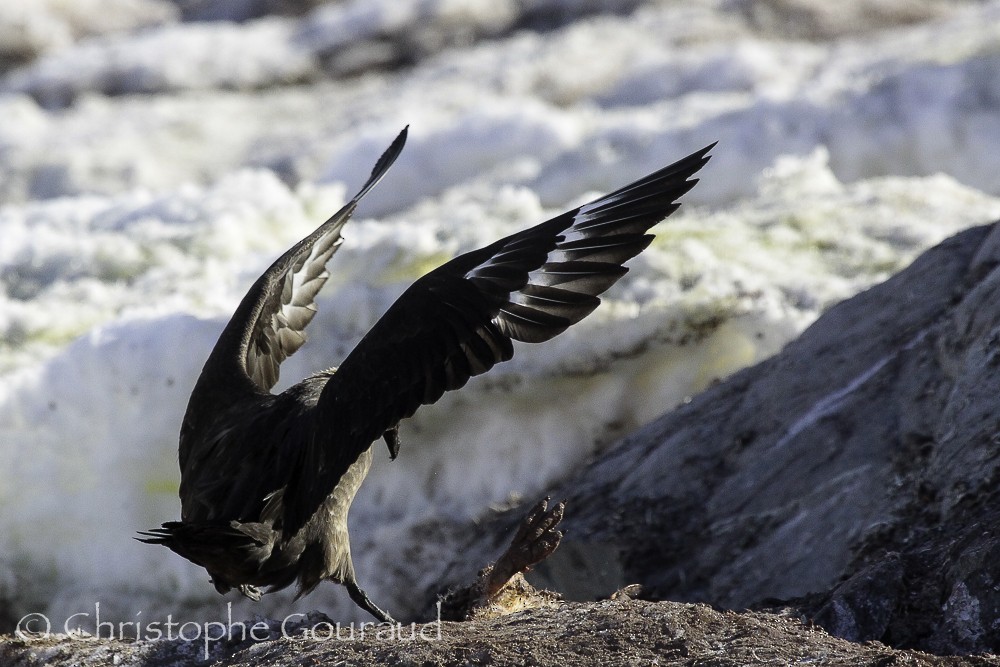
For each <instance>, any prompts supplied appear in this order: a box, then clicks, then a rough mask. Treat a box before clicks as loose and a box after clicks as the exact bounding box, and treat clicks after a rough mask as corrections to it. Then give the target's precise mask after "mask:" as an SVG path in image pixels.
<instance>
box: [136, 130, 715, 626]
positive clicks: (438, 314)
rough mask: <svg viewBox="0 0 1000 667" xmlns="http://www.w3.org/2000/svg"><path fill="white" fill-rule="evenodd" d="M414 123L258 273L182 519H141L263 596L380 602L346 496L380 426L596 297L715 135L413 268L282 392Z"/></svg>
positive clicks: (155, 536)
mask: <svg viewBox="0 0 1000 667" xmlns="http://www.w3.org/2000/svg"><path fill="white" fill-rule="evenodd" d="M405 139H406V130H403V132H401V133H400V135H399V137H397V138H396V140H395V141H394V142H393V144H392V145H391V146H390V147H389V149H388V150H387V151H386V152H385V154H384V155H383V156H382V157H381V158H380V159H379V161H378V163H377V164H376V165H375V168H374V170H373V171H372V175H371V177H370V178H369V180H368V182H367V183H366V184H365V185H364V187H362V189H361V191H360V192H359V193H358V194H357V195H356V196H355V197H354V198H353V199H352V200H351V201H350V202H348V204H347V205H346V206H344V208H343V209H341V210H340V211H339V212H337V213H336V214H334V215H333V216H332V217H331V218H330V219H329V220H327V221H326V222H325V223H323V225H321V226H320V227H319V228H317V230H316V231H315V232H313V233H312V234H311V235H310V236H308V237H306V238H305V239H303V240H302V241H300V242H299V243H297V244H296V245H295V246H293V247H292V248H291V249H290V250H289V251H288V252H286V253H285V254H284V255H282V256H281V257H280V258H279V259H278V260H277V261H276V262H275V263H274V264H272V265H271V267H270V268H269V269H268V270H267V271H266V272H265V273H264V274H263V275H262V276H261V277H260V278H259V279H258V280H257V281H256V283H254V285H253V287H252V288H251V289H250V291H249V292H248V293H247V295H246V296H245V297H244V299H243V301H242V302H241V303H240V306H239V307H238V308H237V310H236V313H235V314H234V315H233V317H232V319H231V320H230V322H229V324H228V325H227V326H226V328H225V329H224V331H223V333H222V335H221V336H220V338H219V341H218V343H217V344H216V346H215V349H214V350H213V351H212V354H211V355H210V357H209V359H208V361H207V362H206V363H205V367H204V369H203V370H202V374H201V376H200V377H199V379H198V382H197V384H196V386H195V388H194V391H193V392H192V394H191V399H190V402H189V404H188V409H187V413H186V414H185V417H184V422H183V425H182V427H181V435H180V452H179V453H180V455H179V459H180V468H181V486H180V497H181V520H180V521H174V522H168V523H165V524H164V525H163V526H162V527H161V528H157V529H154V530H152V531H150V532H148V533H144V538H143V540H144V541H147V542H151V543H156V544H164V545H166V546H168V547H169V548H171V549H172V550H174V551H175V552H177V553H178V554H180V555H181V556H184V557H185V558H187V559H189V560H191V561H193V562H195V563H197V564H199V565H201V566H203V567H204V568H205V569H206V570H208V572H209V574H210V575H211V577H212V581H213V583H214V584H215V587H216V588H217V589H218V590H219V591H220V592H222V593H225V592H227V591H229V590H230V589H233V588H236V589H238V590H239V591H240V592H241V593H243V594H244V595H246V596H248V597H251V598H253V599H258V598H259V597H260V591H259V590H258V587H261V586H268V587H270V590H277V589H281V588H285V587H287V586H289V585H291V584H293V583H295V582H296V581H297V582H298V588H299V595H304V594H305V593H308V592H309V591H311V590H313V589H314V588H315V587H316V586H317V585H318V584H319V583H320V582H321V581H323V580H324V579H329V580H332V581H335V582H340V583H343V584H344V585H345V586H346V587H347V589H348V591H349V593H350V595H351V598H352V599H353V600H354V601H355V602H356V603H357V604H358V605H359V606H361V607H362V608H364V609H366V610H367V611H369V612H370V613H371V614H373V615H374V616H375V617H376V618H379V619H380V620H390V617H389V615H388V614H387V613H386V612H384V611H383V610H381V609H379V608H378V607H377V606H375V605H374V604H373V603H372V602H371V601H370V600H369V599H368V597H367V595H366V594H365V593H364V591H363V590H362V589H361V588H360V587H359V586H358V584H357V581H356V578H355V572H354V565H353V563H352V560H351V552H350V540H349V538H348V534H347V514H348V510H349V509H350V506H351V502H352V501H353V500H354V496H355V494H356V493H357V490H358V488H359V487H360V485H361V483H362V482H363V481H364V479H365V476H366V475H367V474H368V469H369V467H370V466H371V461H372V455H373V452H372V450H373V447H374V443H375V442H376V441H377V440H378V439H379V437H380V436H381V437H383V438H384V440H385V442H386V444H387V445H388V448H389V453H390V456H391V457H392V458H395V456H396V454H397V452H398V449H399V440H398V436H397V429H398V425H399V422H400V420H401V419H404V418H406V417H409V416H410V415H412V414H413V412H414V411H415V410H416V409H417V408H418V407H419V406H420V405H422V404H428V403H433V402H435V401H436V400H437V399H438V398H440V396H441V395H442V394H443V393H444V391H446V390H450V389H457V388H459V387H461V386H463V385H464V384H465V383H466V381H468V379H469V378H470V377H472V376H474V375H478V374H480V373H484V372H486V371H488V370H489V369H490V368H491V367H492V366H493V365H494V364H496V363H498V362H501V361H506V360H508V359H510V358H511V356H512V355H513V345H512V340H521V341H526V342H541V341H544V340H548V339H549V338H552V337H553V336H555V335H557V334H559V333H560V332H562V331H564V330H565V329H566V328H567V327H569V326H570V325H572V324H574V323H575V322H578V321H579V320H580V319H582V318H583V317H585V316H586V315H587V314H589V313H590V312H591V311H592V310H593V309H594V308H596V307H597V304H598V303H599V302H600V300H599V299H598V295H599V294H600V293H602V292H604V291H605V290H606V289H607V288H608V287H610V286H611V285H612V284H613V283H614V282H615V281H617V280H618V278H620V277H621V276H622V275H624V273H625V272H626V271H627V269H626V268H625V267H623V266H622V263H623V262H625V261H626V260H628V259H629V258H631V257H633V256H635V255H636V254H638V253H639V252H641V251H642V249H644V248H645V247H646V246H647V245H648V244H649V242H650V240H651V239H652V237H651V236H650V235H648V234H646V231H647V230H648V229H649V228H650V227H652V226H653V225H654V224H656V223H657V222H659V221H660V220H662V219H663V218H665V217H666V216H668V215H669V214H670V213H672V212H673V211H674V210H675V209H676V208H677V206H678V204H676V203H675V200H676V199H677V197H679V196H680V195H681V194H683V193H684V192H686V191H687V190H689V189H690V188H691V187H693V185H694V184H695V183H696V182H697V181H696V180H694V179H691V178H690V177H691V175H692V174H694V173H695V172H697V171H698V170H699V169H700V168H701V167H702V166H703V165H704V164H705V162H707V160H708V157H707V153H708V151H709V149H710V148H711V146H709V147H707V148H705V149H703V150H701V151H699V152H697V153H694V154H692V155H691V156H689V157H687V158H685V159H683V160H681V161H679V162H677V163H675V164H673V165H671V166H669V167H666V168H664V169H661V170H660V171H658V172H656V173H654V174H651V175H650V176H647V177H646V178H644V179H641V180H639V181H636V182H635V183H633V184H631V185H628V186H626V187H624V188H621V189H620V190H618V191H616V192H614V193H612V194H610V195H607V196H606V197H603V198H601V199H598V200H596V201H594V202H591V203H590V204H587V205H585V206H581V207H579V208H577V209H574V210H573V211H569V212H567V213H564V214H563V215H560V216H558V217H556V218H553V219H552V220H549V221H547V222H544V223H542V224H540V225H537V226H536V227H533V228H531V229H528V230H525V231H524V232H520V233H518V234H514V235H512V236H508V237H506V238H504V239H500V240H499V241H497V242H495V243H493V244H491V245H489V246H487V247H485V248H481V249H479V250H475V251H472V252H469V253H466V254H464V255H461V256H459V257H456V258H455V259H453V260H452V261H450V262H448V263H446V264H444V265H443V266H441V267H439V268H438V269H435V270H434V271H431V272H430V273H428V274H427V275H425V276H424V277H423V278H421V279H419V280H418V281H416V282H415V283H413V285H411V286H410V287H409V288H408V289H407V290H406V292H404V293H403V295H402V296H400V297H399V299H398V300H397V301H396V302H395V303H394V304H393V305H392V307H390V309H389V310H388V312H387V313H386V314H385V315H384V316H383V317H382V318H381V319H380V320H379V321H378V322H377V323H376V324H375V326H374V327H373V328H372V329H371V331H369V332H368V334H366V335H365V337H364V338H363V339H362V340H361V342H359V343H358V345H357V346H356V347H355V349H354V350H353V351H352V352H351V353H350V355H348V357H347V359H345V360H344V362H343V363H342V364H341V366H340V368H339V369H329V370H325V371H322V372H320V373H316V374H314V375H312V376H310V377H308V378H306V379H305V380H303V381H302V382H299V383H298V384H296V385H294V386H292V387H290V388H289V389H287V390H285V391H284V392H282V393H280V394H272V393H271V392H270V389H271V387H273V385H274V383H275V382H276V381H277V378H278V366H279V365H280V363H281V362H282V361H283V360H284V359H285V358H286V357H288V356H289V355H291V354H292V353H294V352H295V351H296V350H297V349H298V348H299V347H300V346H301V345H302V343H303V342H304V340H305V338H304V335H303V330H304V329H305V327H306V325H308V323H309V321H310V320H311V319H312V317H313V314H314V312H315V304H314V301H313V300H314V298H315V295H316V293H317V292H318V291H319V289H320V288H321V287H322V285H323V283H325V281H326V278H327V275H328V274H327V273H326V269H325V266H326V262H327V261H328V260H329V258H330V257H331V256H332V254H333V253H334V252H335V251H336V249H337V247H338V246H339V244H340V243H341V241H342V238H341V236H340V231H341V229H342V228H343V226H344V224H345V223H346V222H347V220H348V218H349V217H350V216H351V214H352V213H353V212H354V209H355V208H356V206H357V204H358V201H360V199H361V198H362V197H363V196H364V195H365V194H366V193H367V192H368V191H369V190H370V189H371V188H372V187H373V186H374V185H375V184H376V183H377V182H378V181H379V180H380V179H381V178H382V176H384V175H385V172H386V171H387V170H388V168H389V167H390V166H391V165H392V163H393V162H394V161H395V159H396V157H397V156H398V155H399V153H400V151H401V150H402V147H403V144H404V142H405Z"/></svg>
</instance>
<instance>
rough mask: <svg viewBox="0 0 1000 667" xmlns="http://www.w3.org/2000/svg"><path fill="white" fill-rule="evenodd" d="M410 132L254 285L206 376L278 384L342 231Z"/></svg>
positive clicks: (299, 339)
mask: <svg viewBox="0 0 1000 667" xmlns="http://www.w3.org/2000/svg"><path fill="white" fill-rule="evenodd" d="M406 133H407V128H403V131H402V132H400V133H399V136H397V137H396V139H395V140H394V141H393V142H392V144H391V145H390V146H389V148H388V149H386V151H385V153H383V154H382V156H381V157H380V158H379V160H378V162H377V163H376V164H375V168H374V169H373V170H372V173H371V176H370V177H369V178H368V181H367V182H366V183H365V184H364V186H363V187H362V188H361V190H360V191H359V192H358V194H356V195H354V198H353V199H351V201H349V202H347V204H345V205H344V207H343V208H342V209H340V210H339V211H337V212H336V213H335V214H333V216H332V217H330V219H329V220H327V221H326V222H324V223H323V224H322V225H320V226H319V227H318V228H317V229H316V230H315V231H314V232H313V233H312V234H310V235H309V236H307V237H306V238H304V239H302V240H301V241H299V242H298V243H296V244H295V245H294V246H293V247H292V248H291V249H289V250H288V252H286V253H285V254H284V255H282V256H281V257H279V258H278V259H277V260H276V261H275V262H274V264H272V265H271V266H270V268H268V269H267V271H265V272H264V273H263V274H262V275H261V276H260V278H258V279H257V281H256V282H255V283H254V284H253V287H251V288H250V291H249V292H247V294H246V296H245V297H244V298H243V301H242V302H241V303H240V305H239V307H238V308H237V309H236V312H235V313H234V314H233V317H232V319H231V320H230V321H229V324H228V325H227V326H226V328H225V330H224V331H223V333H222V335H221V336H220V337H219V341H218V343H216V346H215V349H214V350H212V354H211V356H210V357H209V359H208V361H207V362H206V364H205V374H207V375H209V376H211V378H212V381H213V382H219V381H222V382H228V383H229V385H230V386H232V385H233V384H234V383H236V382H239V381H241V380H249V382H251V383H252V385H253V387H255V388H256V389H258V390H261V391H265V392H266V391H269V390H270V389H271V387H273V386H274V384H275V383H276V382H277V381H278V368H279V366H280V365H281V362H282V361H284V360H285V359H286V358H288V357H289V356H291V355H292V354H293V353H295V351H296V350H298V349H299V348H300V347H301V346H302V344H303V343H304V342H305V340H306V337H305V333H304V330H305V328H306V326H307V325H308V324H309V322H311V321H312V318H313V316H314V315H315V314H316V303H315V297H316V294H317V293H318V292H319V290H320V289H321V288H322V287H323V285H324V283H326V280H327V278H328V277H329V273H328V272H327V270H326V263H327V261H328V260H329V259H330V257H331V256H333V253H334V252H336V251H337V248H338V247H339V246H340V244H341V242H342V241H343V239H342V237H341V235H340V231H341V229H342V228H343V226H344V224H345V223H346V222H347V220H348V219H349V218H350V217H351V214H352V213H354V209H355V208H357V205H358V202H359V201H360V200H361V198H362V197H364V196H365V195H366V194H367V193H368V191H369V190H371V189H372V188H373V187H374V186H375V184H376V183H378V182H379V180H381V178H382V177H383V176H384V175H385V173H386V171H388V170H389V167H390V166H392V163H393V162H394V161H395V160H396V158H397V157H399V154H400V152H401V151H402V150H403V144H405V143H406ZM244 384H245V383H244ZM197 391H198V388H197V387H196V389H195V392H197ZM192 400H193V399H192Z"/></svg>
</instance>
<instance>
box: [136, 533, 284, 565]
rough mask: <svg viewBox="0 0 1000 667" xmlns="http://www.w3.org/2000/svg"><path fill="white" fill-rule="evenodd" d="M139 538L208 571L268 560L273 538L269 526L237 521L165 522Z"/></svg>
mask: <svg viewBox="0 0 1000 667" xmlns="http://www.w3.org/2000/svg"><path fill="white" fill-rule="evenodd" d="M139 535H140V537H136V538H135V539H137V540H139V541H140V542H144V543H146V544H162V545H163V546H165V547H167V548H169V549H170V550H171V551H173V552H175V553H177V554H179V555H181V556H184V558H187V559H188V560H189V561H191V562H193V563H197V564H198V565H201V566H202V567H204V568H205V569H207V570H208V571H209V572H213V571H218V570H220V569H222V570H225V569H228V568H231V567H232V565H233V563H234V562H236V563H239V562H241V561H242V562H244V563H252V562H256V563H261V562H263V561H265V560H267V555H268V553H269V552H270V551H271V548H272V547H273V545H274V537H275V536H274V531H273V529H271V528H270V527H269V526H264V525H263V524H259V523H240V522H238V521H168V522H167V523H165V524H163V525H162V526H160V527H159V528H153V529H152V530H148V531H140V532H139ZM234 556H235V558H234ZM220 566H221V567H220Z"/></svg>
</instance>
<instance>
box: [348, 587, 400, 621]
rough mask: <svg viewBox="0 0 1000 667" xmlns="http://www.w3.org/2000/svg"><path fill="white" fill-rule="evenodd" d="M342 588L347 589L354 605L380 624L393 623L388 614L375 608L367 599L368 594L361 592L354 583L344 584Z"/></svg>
mask: <svg viewBox="0 0 1000 667" xmlns="http://www.w3.org/2000/svg"><path fill="white" fill-rule="evenodd" d="M344 586H346V587H347V592H348V593H349V594H350V596H351V599H352V600H354V604H356V605H358V606H359V607H361V608H362V609H364V610H365V611H367V612H368V613H369V614H371V615H372V616H374V617H375V618H377V619H378V620H379V621H381V622H382V623H395V622H396V621H395V620H394V619H393V618H392V616H390V615H389V614H388V613H386V612H385V611H383V610H382V609H380V608H378V607H376V606H375V603H374V602H372V601H371V600H369V599H368V594H367V593H365V592H364V591H363V590H361V587H360V586H358V585H357V584H356V583H354V582H351V583H348V582H344Z"/></svg>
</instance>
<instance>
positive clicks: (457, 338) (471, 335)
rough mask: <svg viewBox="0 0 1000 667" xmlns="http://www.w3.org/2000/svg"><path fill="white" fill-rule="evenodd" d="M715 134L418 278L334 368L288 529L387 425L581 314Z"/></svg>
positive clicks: (298, 470) (664, 210)
mask: <svg viewBox="0 0 1000 667" xmlns="http://www.w3.org/2000/svg"><path fill="white" fill-rule="evenodd" d="M714 145H715V144H712V145H711V146H708V147H706V148H704V149H702V150H700V151H698V152H697V153H693V154H692V155H690V156H688V157H686V158H684V159H683V160H680V161H679V162H676V163H675V164H672V165H670V166H669V167H665V168H663V169H661V170H659V171H657V172H655V173H653V174H650V175H649V176H646V177H645V178H643V179H640V180H638V181H636V182H635V183H632V184H630V185H627V186H625V187H623V188H621V189H620V190H616V191H615V192H612V193H611V194H609V195H607V196H605V197H601V198H600V199H597V200H595V201H592V202H590V203H589V204H586V205H584V206H581V207H579V208H576V209H574V210H572V211H568V212H567V213H564V214H562V215H560V216H558V217H556V218H553V219H552V220H549V221H547V222H544V223H542V224H540V225H537V226H536V227H532V228H531V229H528V230H525V231H523V232H520V233H517V234H514V235H512V236H508V237H506V238H504V239H501V240H499V241H497V242H496V243H493V244H491V245H489V246H487V247H485V248H481V249H479V250H474V251H472V252H469V253H466V254H464V255H461V256H459V257H456V258H455V259H453V260H451V261H450V262H448V263H446V264H444V265H443V266H441V267H439V268H437V269H435V270H434V271H431V272H430V273H428V274H427V275H425V276H424V277H422V278H420V279H419V280H417V281H416V282H415V283H413V285H411V286H410V287H409V289H407V290H406V291H405V292H404V293H403V294H402V296H400V297H399V299H398V300H397V301H396V302H395V303H394V304H393V305H392V306H391V307H390V308H389V310H388V311H387V312H386V314H385V315H384V316H383V317H382V318H381V319H380V320H379V321H378V322H377V323H376V324H375V326H374V327H372V329H371V330H370V331H369V332H368V334H367V335H366V336H365V337H364V338H363V339H362V340H361V342H360V343H358V345H357V347H356V348H355V349H354V350H353V351H352V352H351V354H350V355H349V356H348V357H347V359H346V360H344V362H343V363H342V364H341V365H340V368H339V369H338V370H337V372H336V373H334V374H333V376H332V377H331V378H330V380H329V382H328V383H327V384H326V386H325V388H324V389H323V392H322V394H321V396H320V399H319V404H318V405H317V424H316V426H315V428H314V434H313V436H312V437H311V439H310V442H309V443H308V445H307V447H306V448H304V450H303V451H302V452H301V455H302V457H303V458H302V459H301V461H300V463H299V464H298V465H296V466H294V469H295V472H294V473H293V479H292V480H290V483H289V485H288V493H287V494H286V496H285V499H284V501H285V515H284V522H285V526H284V528H285V531H286V534H290V532H292V531H294V530H296V529H297V528H298V527H299V526H301V525H303V524H304V522H305V521H306V520H308V518H309V516H311V515H312V513H313V512H314V511H315V509H316V508H317V507H318V506H319V503H320V502H322V500H323V499H324V498H325V497H326V496H327V495H328V494H329V493H330V492H331V491H332V489H333V487H334V485H335V484H336V483H337V480H338V479H339V478H340V476H341V475H342V474H343V473H344V471H345V470H346V469H347V467H348V466H349V465H350V464H351V463H352V462H354V461H355V460H356V459H357V457H358V455H359V454H360V453H361V452H363V451H364V450H366V449H367V448H368V447H369V446H370V445H371V443H372V442H373V441H374V440H375V439H376V438H378V437H379V436H381V435H382V434H383V433H384V432H385V431H386V430H387V429H390V428H392V427H393V426H395V425H396V424H397V423H398V422H399V421H400V420H401V419H403V418H405V417H409V416H411V415H412V414H413V413H414V412H415V411H416V409H417V408H418V407H419V406H420V405H424V404H428V403H433V402H435V401H436V400H438V399H439V398H440V397H441V395H442V394H443V393H444V392H445V391H447V390H450V389H458V388H459V387H461V386H463V385H464V384H465V383H466V382H467V381H468V380H469V378H470V377H472V376H474V375H479V374H480V373H485V372H486V371H488V370H489V369H490V368H492V367H493V366H494V365H495V364H496V363H498V362H501V361H506V360H508V359H510V358H511V357H512V356H513V353H514V350H513V344H512V341H513V340H519V341H525V342H530V343H538V342H541V341H545V340H548V339H550V338H552V337H553V336H556V335H557V334H559V333H561V332H562V331H565V330H566V328H568V327H569V326H571V325H572V324H575V323H576V322H579V321H580V320H581V319H583V318H584V317H585V316H587V315H588V314H589V313H590V312H591V311H593V310H594V309H595V308H596V307H597V305H598V304H599V303H600V299H599V298H598V295H600V294H601V293H603V292H604V291H605V290H607V289H608V288H609V287H611V285H612V284H614V283H615V282H616V281H617V280H618V279H619V278H621V277H622V276H623V275H624V274H625V273H626V272H627V271H628V269H627V268H625V267H624V266H622V264H623V263H624V262H625V261H627V260H628V259H630V258H632V257H634V256H635V255H637V254H639V253H640V252H641V251H642V250H643V249H644V248H646V246H648V245H649V243H650V241H651V240H652V238H653V237H652V235H649V234H647V233H646V232H647V231H648V230H649V228H650V227H652V226H653V225H655V224H656V223H658V222H660V221H661V220H663V219H664V218H666V217H667V216H668V215H670V214H671V213H673V212H674V211H675V210H676V209H677V208H678V206H679V204H678V203H676V200H677V199H678V198H679V197H680V196H681V195H683V194H684V193H685V192H687V191H688V190H690V189H691V188H692V187H694V185H695V183H697V179H692V178H691V177H692V175H693V174H695V172H697V171H698V170H699V169H701V168H702V167H703V166H704V165H705V163H706V162H708V159H709V157H708V152H709V150H711V148H712V147H713V146H714Z"/></svg>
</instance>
